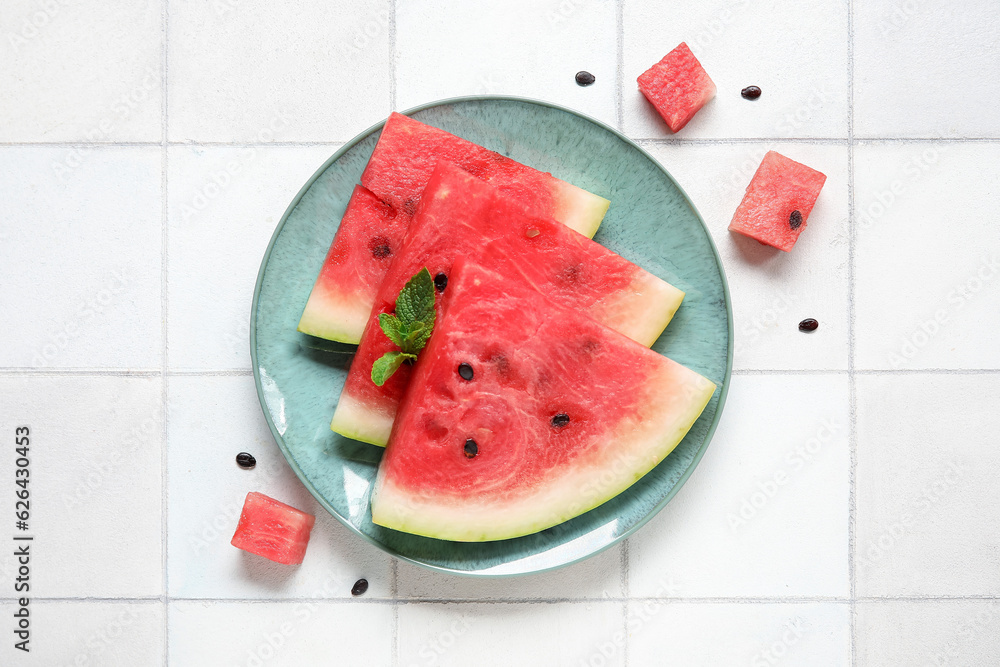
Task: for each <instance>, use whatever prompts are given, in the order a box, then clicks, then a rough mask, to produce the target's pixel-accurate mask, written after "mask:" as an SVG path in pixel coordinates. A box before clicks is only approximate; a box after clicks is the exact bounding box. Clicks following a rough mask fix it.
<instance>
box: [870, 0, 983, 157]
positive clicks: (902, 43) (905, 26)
mask: <svg viewBox="0 0 1000 667" xmlns="http://www.w3.org/2000/svg"><path fill="white" fill-rule="evenodd" d="M998 23H1000V5H998V4H997V3H995V2H968V3H963V4H962V7H961V11H956V7H954V6H952V5H950V4H947V3H944V4H941V3H933V2H918V1H917V0H872V1H870V2H859V3H857V4H856V5H855V6H854V133H855V136H858V137H940V136H948V137H996V136H998V135H1000V110H998V109H997V105H996V104H995V100H996V99H997V97H998V96H1000V81H998V79H997V77H996V76H995V73H996V72H997V71H998V70H1000V53H998V52H997V50H996V48H994V45H995V44H996V38H997V24H998ZM928 84H930V85H935V84H941V85H943V86H947V89H948V90H950V91H953V94H950V95H935V94H933V93H932V94H928V91H929V89H928Z"/></svg>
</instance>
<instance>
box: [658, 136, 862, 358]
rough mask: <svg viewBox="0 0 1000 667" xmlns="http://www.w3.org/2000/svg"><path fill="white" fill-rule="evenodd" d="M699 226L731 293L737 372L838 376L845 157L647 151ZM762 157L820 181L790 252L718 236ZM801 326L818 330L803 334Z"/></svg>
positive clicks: (786, 151)
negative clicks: (809, 170) (810, 324)
mask: <svg viewBox="0 0 1000 667" xmlns="http://www.w3.org/2000/svg"><path fill="white" fill-rule="evenodd" d="M647 149H648V150H649V151H650V153H652V154H653V156H654V157H655V158H656V159H657V160H659V161H660V162H661V163H662V164H663V166H665V167H666V168H667V170H668V171H669V172H670V173H671V174H672V175H673V176H674V177H675V178H676V179H677V181H678V182H679V183H680V185H681V187H682V188H684V190H685V191H686V192H687V193H688V195H689V196H690V197H691V199H692V201H693V202H694V204H695V206H696V207H697V208H698V211H699V212H700V213H701V215H702V217H703V218H704V219H705V222H706V224H707V225H708V228H709V231H710V232H711V233H712V237H713V239H714V240H715V244H716V246H717V247H718V249H719V254H720V255H721V256H722V261H723V265H724V267H725V269H726V276H727V278H728V280H729V289H730V291H731V294H732V302H733V312H734V322H733V325H734V330H735V336H736V343H735V355H734V362H733V367H734V368H737V369H745V368H754V369H761V368H763V369H781V370H788V369H820V370H832V369H840V370H845V369H846V368H847V348H848V337H847V314H848V306H847V301H848V284H847V260H848V234H847V224H846V223H847V214H848V209H847V204H848V197H847V148H846V147H844V146H830V145H820V144H802V143H796V144H787V143H785V144H782V143H770V142H769V143H760V144H757V143H750V144H738V145H730V144H724V145H711V146H690V145H670V146H663V145H652V146H647ZM768 150H776V151H778V152H779V153H781V154H782V155H786V156H788V157H790V158H792V159H793V160H796V161H798V162H802V163H803V164H806V165H808V166H810V167H813V168H814V169H818V170H820V171H822V172H823V173H824V174H826V176H827V181H826V184H825V185H824V186H823V190H822V191H821V192H820V195H819V199H817V200H816V207H815V208H814V209H813V211H812V213H811V214H810V215H809V221H808V223H807V224H808V227H807V228H806V231H805V232H803V233H802V235H801V236H800V237H799V240H798V242H797V243H796V244H795V248H794V249H793V250H792V252H788V253H786V252H782V251H780V250H777V249H775V248H771V247H768V246H765V245H762V244H760V243H758V242H757V241H754V240H753V239H749V238H746V237H744V236H742V235H740V234H737V233H735V232H730V231H729V230H728V227H729V223H730V222H731V221H732V219H733V213H734V212H735V211H736V207H737V206H739V203H740V201H742V199H743V194H744V192H745V191H746V186H747V185H748V184H749V183H750V179H751V178H753V175H754V172H755V171H756V170H757V167H758V166H759V165H760V161H761V159H763V157H764V154H765V153H766V152H767V151H768ZM807 317H813V318H816V319H817V320H819V323H820V327H819V329H818V330H817V331H815V332H814V333H811V334H809V335H805V334H803V333H801V332H800V331H799V330H798V324H799V322H800V321H801V320H803V319H804V318H807Z"/></svg>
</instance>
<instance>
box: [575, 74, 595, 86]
mask: <svg viewBox="0 0 1000 667" xmlns="http://www.w3.org/2000/svg"><path fill="white" fill-rule="evenodd" d="M595 81H597V77H596V76H594V75H593V74H591V73H590V72H586V71H579V72H577V73H576V82H577V83H578V84H579V85H581V86H589V85H590V84H592V83H594V82H595Z"/></svg>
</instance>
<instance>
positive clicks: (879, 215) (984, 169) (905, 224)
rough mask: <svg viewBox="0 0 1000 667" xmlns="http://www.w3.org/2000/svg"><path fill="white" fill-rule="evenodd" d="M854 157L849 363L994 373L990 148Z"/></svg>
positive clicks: (912, 146)
mask: <svg viewBox="0 0 1000 667" xmlns="http://www.w3.org/2000/svg"><path fill="white" fill-rule="evenodd" d="M854 154H855V182H856V188H855V194H856V197H857V203H856V205H855V212H856V214H855V217H856V224H857V230H858V231H857V256H856V265H857V266H856V281H855V284H856V287H855V292H856V294H855V304H856V314H857V315H856V316H857V320H856V323H857V327H856V329H855V330H856V340H857V365H858V367H859V368H886V369H896V368H912V369H920V368H1000V309H998V308H997V307H996V305H997V303H998V299H1000V235H998V234H997V232H996V224H995V217H996V215H995V212H996V210H997V208H998V207H1000V189H998V188H997V187H996V185H995V184H996V182H997V179H1000V164H998V161H997V157H998V156H1000V152H998V150H997V147H996V146H994V145H991V144H971V143H935V144H928V143H899V142H897V143H890V144H862V145H859V146H858V147H857V148H856V149H855V153H854Z"/></svg>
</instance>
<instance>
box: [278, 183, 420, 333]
mask: <svg viewBox="0 0 1000 667" xmlns="http://www.w3.org/2000/svg"><path fill="white" fill-rule="evenodd" d="M408 224H409V219H408V216H406V215H397V214H396V212H395V211H394V210H393V209H392V208H390V207H389V206H388V205H387V204H385V203H383V202H382V201H381V200H379V198H378V197H376V196H375V195H373V194H372V193H371V192H369V191H368V190H366V189H365V188H363V187H361V186H360V185H358V186H355V188H354V194H353V195H351V200H350V201H349V202H348V204H347V210H346V211H345V212H344V217H343V218H342V219H341V221H340V227H338V228H337V233H336V235H335V236H334V237H333V243H332V244H330V250H329V251H328V252H327V255H326V260H324V262H323V268H322V269H320V272H319V277H318V278H317V279H316V284H315V285H313V288H312V292H311V293H310V294H309V300H308V301H307V302H306V307H305V310H304V311H303V313H302V319H300V320H299V327H298V328H299V331H301V332H302V333H307V334H310V335H312V336H318V337H320V338H326V339H329V340H337V341H341V342H344V343H358V342H359V341H360V340H361V334H362V333H363V332H364V330H365V324H366V323H367V322H368V314H369V313H370V312H371V306H372V303H373V302H374V301H375V294H376V293H377V292H378V286H379V285H380V284H381V283H382V278H383V277H384V276H385V272H386V271H387V270H388V268H389V264H391V263H392V258H393V256H394V255H395V254H396V253H397V252H399V248H400V246H401V245H402V243H403V236H404V235H405V234H406V227H407V225H408Z"/></svg>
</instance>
